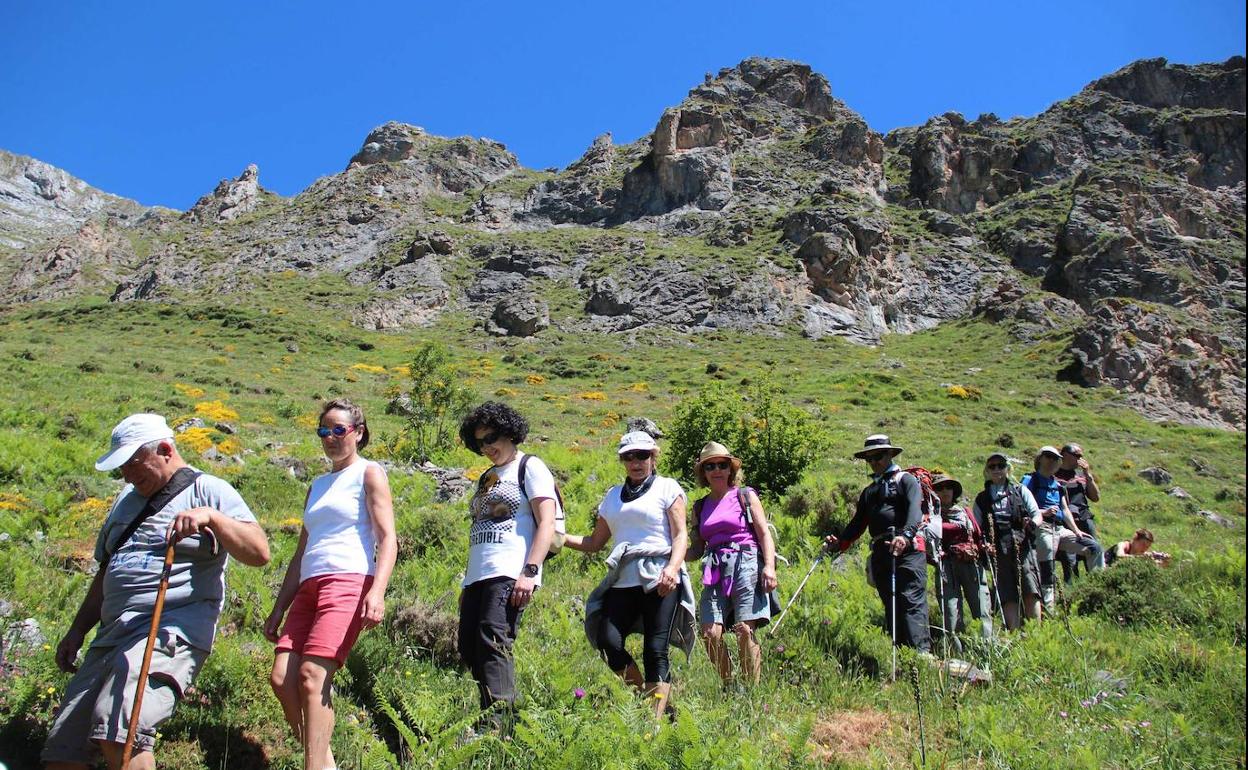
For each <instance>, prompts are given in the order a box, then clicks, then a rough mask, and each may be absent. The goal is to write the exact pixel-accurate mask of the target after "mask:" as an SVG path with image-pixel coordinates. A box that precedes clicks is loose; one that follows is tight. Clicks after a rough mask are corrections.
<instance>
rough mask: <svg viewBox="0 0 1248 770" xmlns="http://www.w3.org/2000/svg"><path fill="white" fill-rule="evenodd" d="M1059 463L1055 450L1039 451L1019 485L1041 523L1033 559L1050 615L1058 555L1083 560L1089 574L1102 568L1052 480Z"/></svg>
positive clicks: (1097, 551) (1063, 491)
mask: <svg viewBox="0 0 1248 770" xmlns="http://www.w3.org/2000/svg"><path fill="white" fill-rule="evenodd" d="M1061 463H1062V454H1061V452H1058V451H1057V449H1056V448H1055V447H1051V446H1043V447H1040V451H1039V452H1038V453H1037V454H1036V462H1035V471H1034V472H1033V473H1028V474H1027V475H1025V476H1023V478H1022V481H1021V483H1022V485H1023V486H1024V487H1027V489H1028V490H1029V491H1030V492H1031V494H1032V496H1033V497H1035V498H1036V505H1037V506H1039V508H1040V516H1041V518H1042V520H1043V523H1042V524H1041V525H1040V528H1039V530H1038V531H1037V533H1036V555H1037V557H1038V558H1039V560H1040V585H1041V589H1042V596H1043V598H1044V606H1045V608H1046V609H1048V610H1049V611H1050V612H1051V611H1052V610H1053V607H1054V597H1055V595H1056V588H1055V582H1056V580H1055V577H1054V575H1055V569H1054V566H1055V565H1054V560H1055V558H1056V556H1057V554H1058V553H1059V552H1060V553H1072V554H1075V555H1076V556H1078V557H1080V558H1082V559H1083V560H1084V564H1085V565H1086V566H1087V568H1088V571H1089V572H1091V571H1092V570H1094V569H1101V568H1102V567H1104V566H1105V557H1104V553H1103V552H1102V550H1101V547H1100V545H1099V544H1098V543H1097V542H1096V539H1095V538H1092V537H1089V536H1088V535H1087V533H1085V532H1084V531H1083V530H1081V529H1080V528H1079V525H1078V524H1077V523H1076V522H1075V517H1074V514H1073V513H1072V512H1071V510H1070V503H1069V501H1068V500H1067V497H1066V488H1065V486H1063V485H1062V482H1061V481H1059V480H1058V479H1057V478H1056V477H1055V474H1056V473H1057V469H1058V466H1060V465H1061Z"/></svg>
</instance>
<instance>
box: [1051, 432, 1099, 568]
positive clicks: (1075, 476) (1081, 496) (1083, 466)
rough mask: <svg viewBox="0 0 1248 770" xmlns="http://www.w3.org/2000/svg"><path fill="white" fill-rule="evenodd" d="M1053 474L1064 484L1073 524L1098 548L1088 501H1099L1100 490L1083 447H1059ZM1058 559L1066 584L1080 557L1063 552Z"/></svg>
mask: <svg viewBox="0 0 1248 770" xmlns="http://www.w3.org/2000/svg"><path fill="white" fill-rule="evenodd" d="M1053 476H1054V477H1055V478H1056V479H1057V480H1058V481H1060V482H1061V483H1062V486H1064V487H1066V497H1067V499H1068V500H1069V501H1070V512H1071V513H1072V514H1074V519H1075V524H1076V525H1078V527H1079V529H1080V530H1081V531H1082V532H1083V533H1084V535H1085V536H1086V537H1087V539H1088V540H1091V541H1092V542H1095V543H1096V544H1097V547H1098V548H1099V547H1100V543H1099V542H1098V541H1097V540H1096V523H1095V522H1094V521H1093V518H1094V517H1093V515H1092V506H1091V503H1096V502H1100V499H1101V490H1100V488H1099V487H1097V484H1096V477H1095V476H1093V475H1092V466H1091V465H1090V464H1089V463H1088V460H1087V458H1086V457H1084V454H1083V447H1081V446H1079V445H1078V444H1073V443H1072V444H1067V445H1066V446H1064V447H1062V464H1061V466H1060V467H1059V468H1058V469H1057V471H1056V472H1055V473H1054V474H1053ZM1058 559H1059V560H1060V561H1061V563H1062V573H1063V576H1064V579H1065V581H1066V582H1067V583H1069V582H1070V581H1071V578H1072V577H1074V576H1075V575H1076V574H1077V573H1078V571H1079V557H1078V556H1077V555H1075V554H1073V553H1066V552H1062V553H1061V554H1059V555H1058Z"/></svg>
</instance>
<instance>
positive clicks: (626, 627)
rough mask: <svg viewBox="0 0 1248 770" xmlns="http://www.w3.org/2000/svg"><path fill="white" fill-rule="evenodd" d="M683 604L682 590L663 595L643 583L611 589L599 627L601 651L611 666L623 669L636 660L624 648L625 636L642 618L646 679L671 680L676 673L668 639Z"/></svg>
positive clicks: (643, 662) (652, 680) (599, 649)
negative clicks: (681, 601)
mask: <svg viewBox="0 0 1248 770" xmlns="http://www.w3.org/2000/svg"><path fill="white" fill-rule="evenodd" d="M679 604H680V591H679V590H673V591H670V592H668V594H667V596H659V592H658V591H653V592H651V593H646V590H645V589H644V588H642V587H641V586H634V587H632V588H612V589H610V590H608V591H607V596H606V599H605V600H604V601H603V608H602V625H601V626H600V627H599V630H598V651H599V652H601V653H602V657H603V658H605V659H606V661H607V665H608V666H610V667H611V670H612V671H616V672H620V671H623V670H624V669H626V668H628V667H629V666H632V665H635V664H636V661H634V660H633V656H632V655H629V654H628V650H626V649H624V639H625V637H627V636H628V634H629V632H631V631H632V630H633V628H634V627H635V626H636V625H637V619H638V618H640V619H641V627H642V633H643V638H644V641H643V642H642V653H641V659H642V664H643V665H644V666H645V669H646V681H647V682H670V681H671V680H672V675H671V670H670V666H669V664H668V659H667V640H668V636H669V635H670V634H671V631H672V621H673V620H674V619H675V617H676V609H677V607H678V606H679Z"/></svg>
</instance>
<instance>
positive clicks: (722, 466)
mask: <svg viewBox="0 0 1248 770" xmlns="http://www.w3.org/2000/svg"><path fill="white" fill-rule="evenodd" d="M731 467H732V463H730V462H728V461H727V460H721V461H720V462H714V463H709V462H708V463H702V469H703V470H707V471H726V470H728V469H729V468H731Z"/></svg>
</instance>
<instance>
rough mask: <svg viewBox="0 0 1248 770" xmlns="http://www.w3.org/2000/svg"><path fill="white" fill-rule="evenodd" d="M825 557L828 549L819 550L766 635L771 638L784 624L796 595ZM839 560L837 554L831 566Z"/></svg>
mask: <svg viewBox="0 0 1248 770" xmlns="http://www.w3.org/2000/svg"><path fill="white" fill-rule="evenodd" d="M842 553H843V552H842ZM827 555H828V549H827V548H820V549H819V555H818V556H816V557H815V562H814V564H811V565H810V569H808V570H806V577H804V578H802V582H801V583H798V585H797V590H796V591H794V592H793V595H792V596H790V597H789V603H788V604H786V605H784V609H783V610H781V611H780V614H779V615H777V616H776V622H775V623H772V624H770V625H769V626H767V635H768V636H771V635H772V634H774V633H776V630H777V629H778V628H780V624H781V623H783V622H784V616H785V615H787V614H788V613H789V608H790V607H792V606H793V602H795V601H797V596H798V594H800V593H801V592H802V589H803V588H805V587H806V583H807V581H809V580H810V576H811V575H813V574H815V570H816V569H818V568H819V565H820V564H822V563H823V558H824V557H825V556H827ZM839 558H841V554H840V553H838V554H837V555H836V556H835V557H834V558H833V559H832V563H833V564H835V563H836V560H837V559H839Z"/></svg>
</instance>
